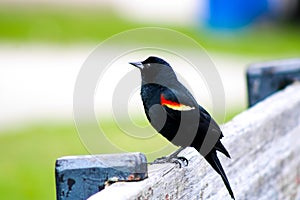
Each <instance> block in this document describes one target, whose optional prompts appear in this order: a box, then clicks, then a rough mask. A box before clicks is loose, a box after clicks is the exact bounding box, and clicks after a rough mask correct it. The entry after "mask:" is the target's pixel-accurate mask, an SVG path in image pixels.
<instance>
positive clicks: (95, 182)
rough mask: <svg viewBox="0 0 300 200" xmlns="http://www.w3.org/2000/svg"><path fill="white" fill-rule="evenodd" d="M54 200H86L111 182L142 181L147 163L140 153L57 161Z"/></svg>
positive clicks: (71, 157)
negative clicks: (107, 182) (113, 180)
mask: <svg viewBox="0 0 300 200" xmlns="http://www.w3.org/2000/svg"><path fill="white" fill-rule="evenodd" d="M55 173H56V196H57V200H68V199H78V200H79V199H87V198H88V197H90V196H91V195H93V194H95V193H96V192H98V191H100V190H102V189H103V188H104V186H105V182H106V181H108V180H110V179H116V180H121V181H125V180H126V181H133V180H137V179H138V180H141V179H144V178H146V177H147V160H146V157H145V155H143V154H141V153H123V154H109V155H105V154H102V155H92V156H67V157H62V158H59V159H58V160H57V161H56V167H55Z"/></svg>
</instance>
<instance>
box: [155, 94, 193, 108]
mask: <svg viewBox="0 0 300 200" xmlns="http://www.w3.org/2000/svg"><path fill="white" fill-rule="evenodd" d="M160 104H161V105H162V106H167V107H168V108H171V109H173V110H178V111H189V110H193V109H195V107H190V106H187V105H184V104H181V103H178V102H175V101H170V100H168V99H166V98H165V97H164V95H163V94H161V95H160Z"/></svg>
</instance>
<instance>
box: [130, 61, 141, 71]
mask: <svg viewBox="0 0 300 200" xmlns="http://www.w3.org/2000/svg"><path fill="white" fill-rule="evenodd" d="M129 64H131V65H133V66H135V67H137V68H139V69H141V70H142V69H143V68H144V65H143V64H142V63H141V62H130V63H129Z"/></svg>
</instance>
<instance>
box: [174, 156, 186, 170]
mask: <svg viewBox="0 0 300 200" xmlns="http://www.w3.org/2000/svg"><path fill="white" fill-rule="evenodd" d="M171 161H172V162H173V163H175V164H179V168H182V167H186V166H188V165H189V161H188V159H186V158H185V157H175V158H171Z"/></svg>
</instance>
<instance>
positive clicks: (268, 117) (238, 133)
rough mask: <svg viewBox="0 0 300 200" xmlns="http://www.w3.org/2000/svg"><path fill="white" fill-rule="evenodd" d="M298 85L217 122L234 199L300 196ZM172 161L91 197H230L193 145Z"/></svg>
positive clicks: (296, 198) (293, 199)
mask: <svg viewBox="0 0 300 200" xmlns="http://www.w3.org/2000/svg"><path fill="white" fill-rule="evenodd" d="M299 91H300V84H298V83H297V84H293V85H292V86H289V87H288V88H286V89H285V90H283V91H280V92H277V93H276V94H274V95H272V96H271V97H269V98H267V99H266V100H264V101H262V102H260V103H258V104H256V105H255V106H254V107H252V108H250V109H249V110H247V111H245V112H243V113H241V114H239V115H238V116H236V117H235V118H234V119H233V120H232V121H230V122H228V123H227V124H225V125H224V126H222V130H223V133H224V136H225V137H224V138H223V139H222V142H223V143H224V145H225V146H226V148H227V149H228V151H229V153H230V154H231V157H232V159H228V158H226V157H225V156H223V155H221V154H218V155H219V158H220V160H221V163H222V165H223V167H224V170H225V171H226V173H227V176H228V179H229V181H230V184H231V186H232V189H233V191H234V194H235V197H236V199H243V200H247V199H260V200H264V199H265V200H267V199H268V200H269V199H279V200H281V199H289V200H299V196H300V194H298V193H299V191H300V156H299V152H300V92H299ZM180 155H181V156H185V157H186V158H187V159H189V165H188V166H187V167H183V168H179V166H177V165H176V164H156V165H150V166H149V173H148V174H149V178H147V179H145V180H143V181H140V182H131V183H127V182H118V183H114V184H112V185H111V186H109V187H108V188H106V189H104V190H102V191H101V192H99V193H97V194H95V195H94V196H92V197H91V198H90V199H89V200H99V199H114V200H118V199H122V200H126V199H128V200H129V199H130V200H131V199H139V200H142V199H147V200H151V199H168V200H171V199H188V200H193V199H217V200H219V199H230V196H229V194H228V192H227V190H226V188H225V186H224V184H223V182H222V180H221V178H220V176H219V175H218V174H217V173H216V172H215V171H214V170H213V169H212V168H211V167H210V166H209V165H208V164H207V163H206V161H205V160H204V159H203V158H202V157H201V156H200V155H199V154H198V152H197V151H196V150H195V149H193V148H186V149H185V150H184V151H182V152H181V154H180Z"/></svg>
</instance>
